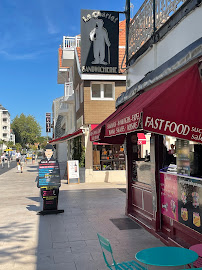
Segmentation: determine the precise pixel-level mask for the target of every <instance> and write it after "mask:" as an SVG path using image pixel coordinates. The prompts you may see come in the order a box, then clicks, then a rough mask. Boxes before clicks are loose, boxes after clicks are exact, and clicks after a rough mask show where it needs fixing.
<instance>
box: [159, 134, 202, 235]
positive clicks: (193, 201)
mask: <svg viewBox="0 0 202 270" xmlns="http://www.w3.org/2000/svg"><path fill="white" fill-rule="evenodd" d="M201 164H202V145H201V144H198V143H196V142H192V141H186V140H181V139H176V138H174V137H170V136H164V140H163V164H162V167H163V168H162V169H161V170H160V187H161V198H160V199H161V213H162V215H164V216H167V217H169V218H170V219H173V220H176V221H177V222H180V223H182V224H184V225H186V226H187V227H189V228H191V229H193V230H195V231H197V232H199V233H202V209H201V205H202V196H201V194H202V179H201V178H202V166H201Z"/></svg>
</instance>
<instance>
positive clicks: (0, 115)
mask: <svg viewBox="0 0 202 270" xmlns="http://www.w3.org/2000/svg"><path fill="white" fill-rule="evenodd" d="M3 119H7V121H3ZM3 127H6V129H3ZM4 134H6V136H4ZM0 140H4V141H10V114H9V112H8V111H7V110H2V109H0Z"/></svg>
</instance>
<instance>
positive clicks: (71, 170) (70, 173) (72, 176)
mask: <svg viewBox="0 0 202 270" xmlns="http://www.w3.org/2000/svg"><path fill="white" fill-rule="evenodd" d="M67 177H68V179H67V180H68V184H76V183H77V184H78V183H79V161H78V160H69V161H67Z"/></svg>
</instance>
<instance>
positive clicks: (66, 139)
mask: <svg viewBox="0 0 202 270" xmlns="http://www.w3.org/2000/svg"><path fill="white" fill-rule="evenodd" d="M82 134H83V131H82V129H79V130H77V131H75V132H74V133H71V134H68V135H66V136H63V137H60V138H57V139H54V140H51V141H49V143H50V144H56V143H62V142H64V141H68V140H70V139H73V138H76V137H78V136H81V135H82Z"/></svg>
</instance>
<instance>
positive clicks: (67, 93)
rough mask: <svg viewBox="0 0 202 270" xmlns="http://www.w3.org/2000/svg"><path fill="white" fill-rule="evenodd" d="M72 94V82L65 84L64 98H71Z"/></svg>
mask: <svg viewBox="0 0 202 270" xmlns="http://www.w3.org/2000/svg"><path fill="white" fill-rule="evenodd" d="M73 94H74V89H73V83H72V82H68V83H65V93H64V96H65V97H71V96H72V95H73Z"/></svg>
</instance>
